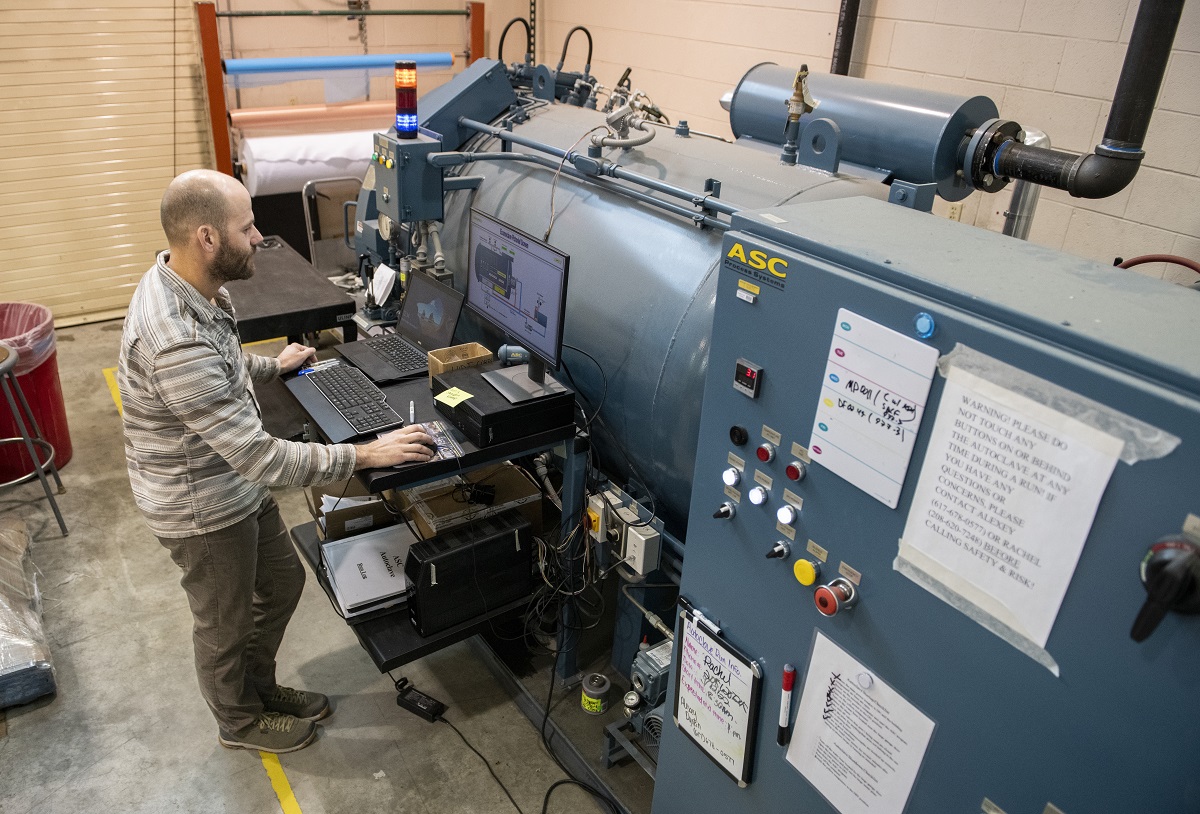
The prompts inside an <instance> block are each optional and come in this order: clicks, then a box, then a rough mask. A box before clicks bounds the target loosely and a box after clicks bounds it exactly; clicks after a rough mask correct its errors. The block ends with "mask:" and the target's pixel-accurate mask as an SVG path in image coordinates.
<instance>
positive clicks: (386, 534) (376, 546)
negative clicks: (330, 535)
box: [321, 525, 415, 619]
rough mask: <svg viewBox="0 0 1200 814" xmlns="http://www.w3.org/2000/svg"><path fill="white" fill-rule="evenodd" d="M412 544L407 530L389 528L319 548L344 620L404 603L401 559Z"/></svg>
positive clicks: (322, 562)
mask: <svg viewBox="0 0 1200 814" xmlns="http://www.w3.org/2000/svg"><path fill="white" fill-rule="evenodd" d="M413 542H415V540H414V538H413V535H412V532H410V531H409V530H408V527H407V526H403V525H401V526H388V527H387V528H382V529H377V530H375V531H370V532H367V533H366V534H359V535H357V536H354V537H346V538H344V539H341V540H330V541H329V542H326V543H322V544H321V564H322V567H323V568H324V569H325V574H326V575H327V576H328V578H329V585H330V587H331V588H332V589H333V595H334V598H335V599H336V600H337V603H338V606H339V609H340V610H341V612H342V615H343V616H344V617H346V618H347V619H350V618H353V617H355V616H360V615H362V614H364V613H368V612H370V611H374V610H380V609H382V608H388V607H392V606H394V605H399V604H400V603H402V602H404V601H405V597H406V592H407V590H408V580H407V579H405V577H404V559H405V558H406V557H407V556H408V548H409V546H411V545H412V544H413Z"/></svg>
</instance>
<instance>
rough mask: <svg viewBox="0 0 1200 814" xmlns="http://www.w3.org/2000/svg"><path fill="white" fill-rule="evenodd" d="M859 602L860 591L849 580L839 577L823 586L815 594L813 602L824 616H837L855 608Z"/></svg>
mask: <svg viewBox="0 0 1200 814" xmlns="http://www.w3.org/2000/svg"><path fill="white" fill-rule="evenodd" d="M857 601H858V590H857V589H856V588H855V587H854V583H852V582H851V581H850V580H848V579H843V578H842V577H838V578H837V579H835V580H833V581H832V582H830V583H829V584H828V585H822V586H821V587H820V588H817V590H816V592H815V593H813V602H815V603H816V605H817V610H818V611H820V613H821V615H822V616H837V615H838V614H839V613H841V612H842V611H844V610H847V609H848V608H852V607H854V604H855V603H856V602H857Z"/></svg>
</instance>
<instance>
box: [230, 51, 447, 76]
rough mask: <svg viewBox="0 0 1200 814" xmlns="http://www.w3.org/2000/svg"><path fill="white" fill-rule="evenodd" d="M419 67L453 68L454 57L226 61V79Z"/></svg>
mask: <svg viewBox="0 0 1200 814" xmlns="http://www.w3.org/2000/svg"><path fill="white" fill-rule="evenodd" d="M401 59H403V60H409V61H412V62H415V63H417V67H418V68H449V67H450V66H452V65H453V64H454V55H453V54H451V53H449V52H445V53H431V54H358V55H354V54H348V55H346V56H335V57H270V58H262V59H226V60H222V64H223V65H224V67H225V75H226V76H244V75H246V74H260V73H295V72H307V71H341V70H353V69H360V70H361V69H362V68H391V67H392V66H393V64H394V63H395V62H396V61H397V60H401Z"/></svg>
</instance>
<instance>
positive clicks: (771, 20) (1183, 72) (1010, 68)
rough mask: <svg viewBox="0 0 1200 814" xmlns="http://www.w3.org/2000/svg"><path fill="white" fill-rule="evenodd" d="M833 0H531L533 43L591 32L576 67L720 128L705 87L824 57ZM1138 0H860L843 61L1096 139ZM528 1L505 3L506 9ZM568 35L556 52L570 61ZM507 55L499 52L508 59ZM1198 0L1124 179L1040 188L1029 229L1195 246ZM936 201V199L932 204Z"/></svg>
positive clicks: (1195, 249) (989, 221) (1090, 251)
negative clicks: (1081, 190) (588, 53)
mask: <svg viewBox="0 0 1200 814" xmlns="http://www.w3.org/2000/svg"><path fill="white" fill-rule="evenodd" d="M840 5H841V4H840V2H839V0H654V2H649V3H647V2H639V0H610V2H606V3H593V2H590V1H589V0H542V2H541V3H540V5H539V9H540V10H539V15H540V17H539V35H538V38H539V49H538V59H539V60H541V61H544V62H547V63H549V64H551V65H552V66H553V65H554V64H555V63H557V61H558V58H559V54H560V53H561V49H562V41H563V37H564V35H565V34H566V32H567V31H568V30H569V29H570V28H571V27H573V26H575V25H584V26H586V27H587V28H588V29H589V30H590V31H591V33H592V36H593V38H594V39H595V49H594V51H595V53H594V54H593V58H592V73H593V74H595V75H596V76H597V77H598V78H599V80H600V81H601V82H602V83H604V84H609V85H611V84H613V83H615V82H616V80H617V79H618V78H619V77H620V75H621V72H622V71H623V70H624V69H625V68H626V67H632V68H633V72H632V75H631V80H632V83H633V86H634V87H635V88H638V89H641V90H643V91H645V92H647V93H648V94H649V95H650V96H651V97H652V98H653V99H654V100H655V101H656V102H657V103H658V104H659V106H660V107H661V108H663V110H664V112H665V113H666V114H667V115H668V116H670V118H671V120H672V122H674V121H676V120H678V119H680V118H683V119H687V120H688V122H689V124H690V125H691V127H692V128H693V129H695V130H704V131H707V132H711V133H716V134H720V135H725V136H728V135H729V126H728V119H727V117H726V114H725V113H724V111H722V110H721V108H720V105H719V101H718V100H719V99H720V97H721V94H722V93H724V92H725V91H727V90H729V89H731V88H732V87H734V86H735V85H736V83H737V81H738V80H739V79H740V78H741V77H742V75H743V74H745V72H746V71H747V70H748V69H749V68H751V67H753V66H754V65H756V64H758V63H760V62H765V61H770V62H777V63H779V64H782V65H788V66H797V67H798V66H799V65H800V64H801V63H807V64H808V65H809V68H810V69H812V70H814V71H827V70H828V69H829V63H830V56H831V54H832V50H833V37H834V31H835V28H836V24H837V13H838V9H839V7H840ZM1137 7H1138V0H1054V1H1053V2H1050V0H1009V1H1008V2H1006V3H994V2H985V0H862V3H861V8H860V21H859V25H858V34H857V38H856V41H855V48H854V52H853V55H852V68H851V74H852V75H855V76H861V77H865V78H867V79H873V80H877V81H881V82H891V83H895V84H901V85H908V86H916V87H924V88H930V89H935V90H940V91H945V92H948V93H956V94H970V95H974V94H983V95H986V96H989V97H990V98H992V99H993V100H994V101H995V102H996V104H997V106H998V107H999V108H1000V115H1001V116H1003V117H1006V118H1011V119H1015V120H1016V121H1019V122H1020V123H1021V124H1023V125H1025V126H1026V127H1031V128H1036V129H1039V130H1043V131H1045V132H1046V133H1047V134H1049V136H1050V138H1051V141H1052V143H1053V145H1054V146H1055V147H1057V148H1061V149H1065V150H1071V151H1076V152H1083V151H1090V150H1091V149H1092V148H1093V147H1094V146H1095V145H1096V144H1097V143H1098V142H1099V140H1100V138H1101V135H1102V133H1103V131H1104V125H1105V122H1106V120H1107V116H1108V109H1109V102H1110V100H1111V98H1112V94H1113V92H1114V90H1115V88H1116V83H1117V77H1118V75H1119V73H1120V69H1121V64H1122V61H1123V60H1124V56H1125V48H1126V45H1127V44H1128V41H1129V35H1130V32H1131V30H1132V28H1133V20H1134V17H1135V15H1136V12H1137ZM527 11H528V7H527V6H526V5H522V6H518V7H517V10H516V13H518V14H524V13H526V12H527ZM585 49H586V41H585V39H584V38H583V36H582V35H579V34H577V35H576V36H575V39H574V40H572V42H571V46H570V52H569V54H568V58H567V67H568V68H572V69H578V68H580V67H582V65H583V59H584V56H585ZM511 58H512V57H511V55H510V59H511ZM1197 133H1200V3H1198V2H1194V0H1193V2H1191V3H1188V4H1187V5H1185V8H1184V14H1183V20H1182V22H1181V23H1180V27H1179V32H1178V34H1177V36H1176V40H1175V47H1174V50H1173V52H1172V55H1171V60H1170V63H1169V66H1168V70H1167V75H1166V77H1165V80H1164V82H1163V87H1162V91H1161V93H1160V96H1159V100H1158V104H1157V106H1156V109H1155V111H1154V115H1153V118H1152V120H1151V124H1150V130H1149V134H1148V136H1147V141H1146V145H1145V149H1146V152H1147V158H1146V160H1145V162H1144V163H1143V168H1142V170H1141V172H1140V173H1139V174H1138V176H1137V178H1136V179H1135V180H1134V182H1133V183H1132V184H1131V185H1130V187H1128V188H1127V189H1125V190H1124V191H1122V192H1121V193H1120V194H1118V195H1115V196H1113V197H1111V198H1107V199H1102V200H1098V201H1084V200H1081V199H1077V198H1071V197H1070V196H1069V195H1067V194H1066V193H1062V192H1058V191H1056V190H1044V191H1043V193H1042V196H1041V202H1040V204H1039V206H1038V210H1037V215H1036V218H1035V220H1034V225H1033V229H1032V232H1031V239H1032V240H1033V241H1035V242H1037V243H1040V244H1042V245H1046V246H1051V247H1053V248H1056V249H1062V250H1064V251H1067V252H1070V253H1073V254H1077V255H1081V256H1084V257H1089V258H1092V259H1095V260H1099V261H1101V262H1105V263H1111V262H1112V261H1113V259H1114V258H1115V257H1118V256H1119V257H1124V258H1130V257H1134V256H1137V255H1143V254H1177V255H1183V256H1185V257H1189V258H1191V259H1193V260H1200V149H1198V148H1197V146H1196V134H1197ZM1008 200H1009V191H1008V190H1006V191H1004V192H1001V193H999V194H997V195H990V196H984V195H982V194H979V193H977V194H975V195H972V196H971V197H970V198H968V199H967V200H966V201H964V202H963V203H964V206H963V208H962V216H961V217H962V219H963V220H965V221H967V222H970V223H974V224H975V225H977V226H980V227H983V228H988V229H993V230H995V231H1000V230H1001V229H1002V228H1003V221H1004V216H1003V213H1004V211H1005V209H1006V207H1007V205H1008ZM948 210H949V208H948V207H947V206H946V205H945V204H944V202H939V204H938V206H937V207H936V209H935V211H936V212H937V213H938V214H942V215H945V214H947V213H948ZM1138 271H1139V272H1141V273H1143V274H1149V275H1151V276H1156V277H1165V278H1166V279H1169V280H1173V281H1178V282H1189V283H1190V282H1192V281H1194V280H1195V279H1196V275H1195V274H1194V273H1193V272H1191V271H1189V270H1187V269H1185V268H1181V267H1179V266H1173V265H1165V264H1153V265H1144V266H1139V267H1138Z"/></svg>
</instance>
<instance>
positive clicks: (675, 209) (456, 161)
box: [427, 122, 729, 232]
mask: <svg viewBox="0 0 1200 814" xmlns="http://www.w3.org/2000/svg"><path fill="white" fill-rule="evenodd" d="M464 126H467V127H469V126H470V125H468V124H466V123H465V122H464ZM504 132H506V133H507V132H508V131H504ZM526 146H528V145H526ZM560 152H565V151H560ZM560 158H561V156H560ZM427 160H428V161H429V163H430V164H432V165H433V166H435V167H454V166H458V165H460V164H469V163H471V162H473V161H524V162H527V163H529V164H537V165H538V166H541V167H545V168H547V169H551V170H555V171H561V172H562V173H563V174H564V175H568V176H570V177H572V178H575V179H577V180H580V181H585V182H587V183H592V184H595V185H596V186H598V187H602V188H604V189H607V190H609V191H610V192H613V193H615V194H617V195H623V196H625V197H626V198H631V199H633V200H635V201H640V202H641V203H645V204H649V205H650V206H654V207H657V208H658V209H662V210H664V211H666V212H670V213H671V214H673V215H679V216H680V217H682V218H686V219H687V220H690V221H692V222H693V223H695V224H696V225H697V226H705V227H707V228H709V229H717V230H719V231H722V232H723V231H725V230H727V229H729V224H728V223H725V222H724V221H722V220H718V219H717V218H714V217H711V216H709V215H702V214H699V213H697V212H693V211H692V210H690V209H687V208H685V207H682V206H679V205H678V204H673V203H671V202H670V201H664V200H662V199H661V198H655V197H654V196H653V195H647V194H646V193H644V192H638V191H637V190H636V189H630V188H629V187H627V186H624V185H622V184H617V183H614V182H612V181H609V180H608V179H607V178H601V177H598V176H595V175H588V174H587V173H584V172H580V171H579V170H577V169H575V168H574V167H573V166H571V165H570V164H569V163H567V164H566V165H565V166H564V165H563V164H561V163H560V162H557V161H551V160H550V159H548V158H546V157H545V156H540V155H530V154H528V153H513V152H503V153H432V154H430V156H429V158H428V159H427Z"/></svg>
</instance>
